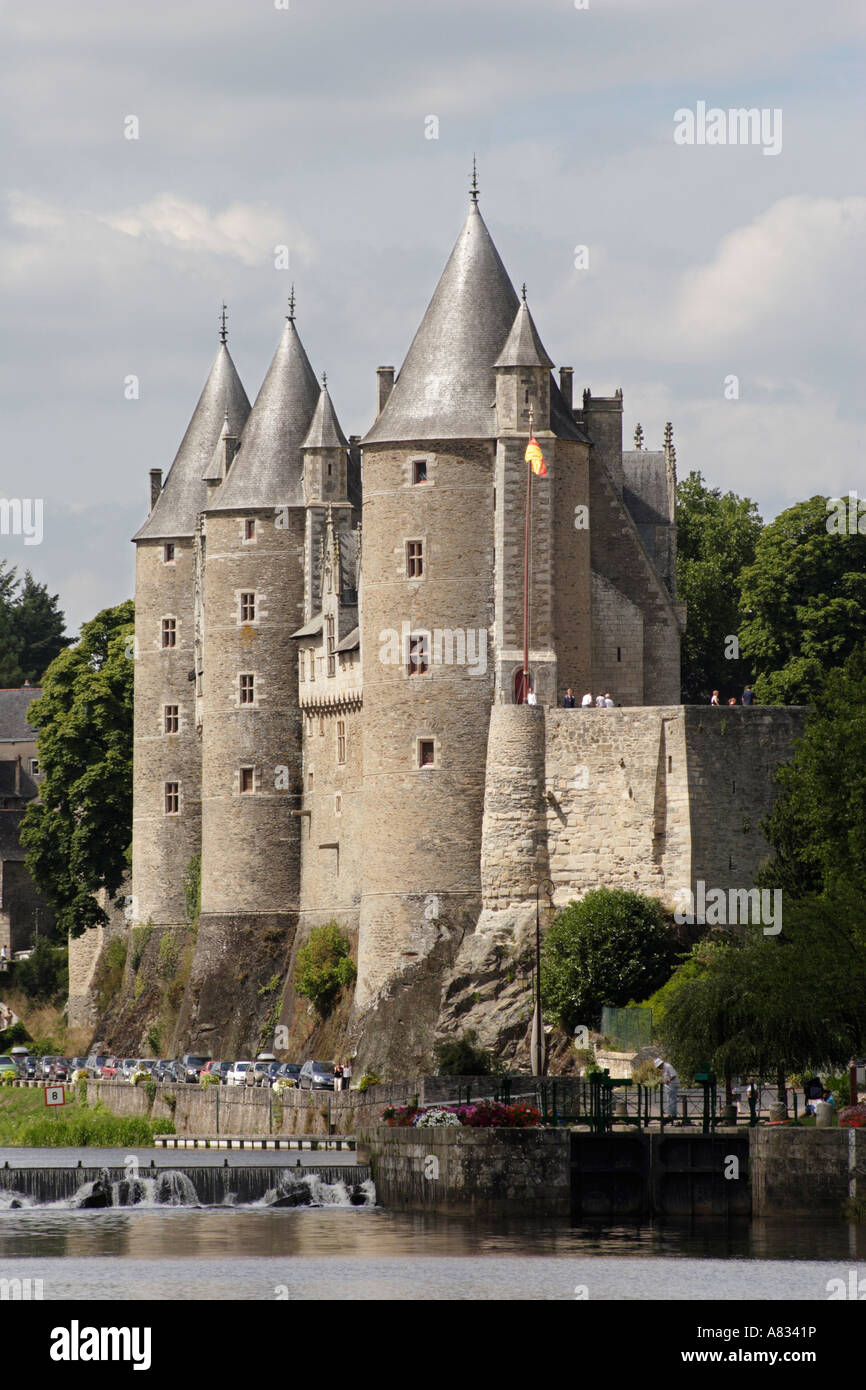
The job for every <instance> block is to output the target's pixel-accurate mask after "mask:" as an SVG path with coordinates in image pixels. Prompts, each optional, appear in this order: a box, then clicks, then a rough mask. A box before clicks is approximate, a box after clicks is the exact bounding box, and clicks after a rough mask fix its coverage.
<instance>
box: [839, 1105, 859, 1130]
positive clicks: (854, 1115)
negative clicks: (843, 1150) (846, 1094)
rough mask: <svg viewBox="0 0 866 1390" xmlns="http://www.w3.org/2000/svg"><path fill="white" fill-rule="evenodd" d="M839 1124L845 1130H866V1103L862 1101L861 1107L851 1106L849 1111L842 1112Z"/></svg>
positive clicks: (840, 1112)
mask: <svg viewBox="0 0 866 1390" xmlns="http://www.w3.org/2000/svg"><path fill="white" fill-rule="evenodd" d="M839 1124H840V1125H841V1126H842V1128H843V1129H864V1128H866V1103H864V1102H863V1101H861V1102H860V1104H859V1105H849V1106H848V1108H847V1110H840V1111H839Z"/></svg>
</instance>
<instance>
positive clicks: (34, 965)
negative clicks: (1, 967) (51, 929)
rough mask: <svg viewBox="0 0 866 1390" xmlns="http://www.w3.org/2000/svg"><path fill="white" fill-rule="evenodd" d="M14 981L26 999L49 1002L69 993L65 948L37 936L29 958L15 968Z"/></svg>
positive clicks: (66, 952)
mask: <svg viewBox="0 0 866 1390" xmlns="http://www.w3.org/2000/svg"><path fill="white" fill-rule="evenodd" d="M15 984H16V985H17V986H18V988H19V989H21V990H23V991H24V993H25V994H26V995H27V997H28V999H34V1000H44V1001H50V1000H52V999H56V998H57V997H58V995H65V994H67V993H68V992H69V964H68V951H67V948H66V947H65V946H52V945H51V942H50V941H46V939H45V937H39V939H38V940H37V942H36V945H35V946H34V947H33V950H32V952H31V954H30V957H29V959H28V960H22V961H19V962H18V964H17V965H16V967H15Z"/></svg>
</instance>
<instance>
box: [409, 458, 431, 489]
mask: <svg viewBox="0 0 866 1390" xmlns="http://www.w3.org/2000/svg"><path fill="white" fill-rule="evenodd" d="M426 481H427V460H426V459H415V460H414V462H413V464H412V482H413V483H415V484H417V483H426Z"/></svg>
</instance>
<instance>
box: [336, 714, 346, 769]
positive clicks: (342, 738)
mask: <svg viewBox="0 0 866 1390" xmlns="http://www.w3.org/2000/svg"><path fill="white" fill-rule="evenodd" d="M345 761H346V721H345V719H338V720H337V762H338V763H344V762H345Z"/></svg>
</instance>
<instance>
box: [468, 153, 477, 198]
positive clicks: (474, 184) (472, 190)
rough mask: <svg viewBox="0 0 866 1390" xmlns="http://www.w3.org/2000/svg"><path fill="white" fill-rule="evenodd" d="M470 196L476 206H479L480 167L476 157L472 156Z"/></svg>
mask: <svg viewBox="0 0 866 1390" xmlns="http://www.w3.org/2000/svg"><path fill="white" fill-rule="evenodd" d="M469 196H470V198H471V199H472V201H473V203H474V204H475V206H476V207H477V206H478V166H477V164H476V162H475V155H474V154H473V156H472V183H471V184H470V186H469Z"/></svg>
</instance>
